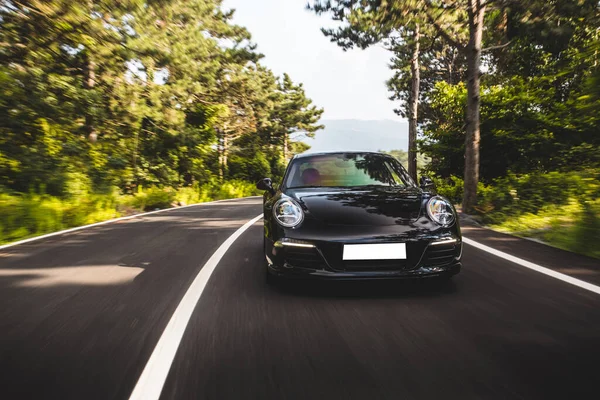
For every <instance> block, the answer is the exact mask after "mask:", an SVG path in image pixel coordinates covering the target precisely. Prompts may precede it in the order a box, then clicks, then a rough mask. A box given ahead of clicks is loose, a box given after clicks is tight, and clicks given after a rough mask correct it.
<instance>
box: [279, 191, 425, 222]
mask: <svg viewBox="0 0 600 400" xmlns="http://www.w3.org/2000/svg"><path fill="white" fill-rule="evenodd" d="M285 194H286V195H288V196H290V197H292V198H294V199H295V200H297V201H298V202H299V203H300V204H301V205H302V206H303V208H305V210H307V211H308V215H309V217H310V218H314V219H316V220H319V221H321V222H323V223H325V224H327V225H371V226H377V225H395V224H407V223H410V222H412V221H414V220H416V219H417V218H418V217H419V214H420V211H421V199H422V192H421V190H420V189H418V188H414V187H409V188H395V187H387V186H386V187H377V188H368V189H343V188H341V189H326V188H305V189H301V188H298V189H288V190H286V191H285Z"/></svg>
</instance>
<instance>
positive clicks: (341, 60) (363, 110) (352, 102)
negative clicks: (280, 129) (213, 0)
mask: <svg viewBox="0 0 600 400" xmlns="http://www.w3.org/2000/svg"><path fill="white" fill-rule="evenodd" d="M306 2H307V0H224V2H223V8H225V9H232V8H233V9H236V13H235V15H234V18H233V22H235V23H236V24H238V25H242V26H244V27H246V28H247V29H248V30H249V31H250V33H251V34H252V41H253V42H254V43H256V44H258V51H259V52H260V53H262V54H264V55H265V58H264V59H263V60H262V64H263V65H265V66H267V67H268V68H270V69H271V70H273V72H274V73H276V74H277V75H282V74H283V73H284V72H287V73H288V74H289V75H290V77H291V78H292V80H293V81H294V82H301V83H303V84H304V88H305V90H306V94H307V96H308V97H309V98H311V99H312V100H313V101H314V103H315V104H316V105H317V106H319V107H322V108H324V109H325V113H324V114H323V119H362V120H381V119H391V120H397V121H401V120H402V119H401V118H400V117H399V116H397V115H396V114H395V113H394V111H393V109H394V108H395V107H397V106H398V105H397V104H394V102H392V101H390V100H388V97H389V95H390V93H389V92H388V91H387V88H386V86H385V81H386V80H387V79H389V78H390V77H391V75H392V72H391V71H390V69H389V68H388V64H389V60H390V58H391V53H389V52H388V51H386V50H385V49H383V48H382V47H381V46H374V47H371V48H369V49H367V50H360V49H354V50H349V51H346V52H344V51H343V50H342V49H341V48H340V47H338V46H337V45H336V44H335V43H331V42H330V41H329V39H328V38H327V37H325V36H324V35H323V34H322V33H321V31H320V28H321V27H323V26H331V25H332V24H333V22H332V21H331V18H330V17H329V16H325V15H322V16H317V15H316V14H314V13H313V12H311V11H308V10H306V9H305V6H306Z"/></svg>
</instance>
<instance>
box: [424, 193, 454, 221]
mask: <svg viewBox="0 0 600 400" xmlns="http://www.w3.org/2000/svg"><path fill="white" fill-rule="evenodd" d="M427 214H428V215H429V218H431V219H432V220H433V221H434V222H436V223H438V224H440V225H442V226H449V225H452V223H453V222H454V219H455V216H454V210H453V209H452V204H450V203H449V202H448V201H446V200H444V199H443V198H441V197H438V196H435V197H432V198H431V199H429V202H427Z"/></svg>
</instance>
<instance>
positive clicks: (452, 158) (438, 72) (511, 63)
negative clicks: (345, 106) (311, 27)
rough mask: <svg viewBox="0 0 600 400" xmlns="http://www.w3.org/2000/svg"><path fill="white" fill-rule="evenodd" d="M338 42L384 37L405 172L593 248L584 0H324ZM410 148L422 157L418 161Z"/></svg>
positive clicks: (591, 75) (599, 216) (590, 38)
mask: <svg viewBox="0 0 600 400" xmlns="http://www.w3.org/2000/svg"><path fill="white" fill-rule="evenodd" d="M307 8H308V9H309V10H312V11H313V12H315V13H316V14H318V15H322V16H324V17H328V18H330V19H333V20H334V21H337V22H338V23H339V27H337V28H333V29H331V28H329V29H323V30H322V31H323V33H324V34H325V35H326V36H327V37H329V38H330V39H331V41H332V42H334V43H336V44H337V45H339V46H341V47H342V48H344V49H351V48H355V47H357V48H363V49H364V48H367V47H369V46H374V45H380V46H385V48H387V49H388V50H390V51H391V52H392V54H393V58H392V60H391V62H390V68H391V70H392V73H393V77H392V78H391V79H390V80H389V81H388V82H387V84H388V89H389V90H390V93H391V96H390V98H391V99H393V100H397V101H398V104H399V105H400V106H399V107H398V109H397V110H396V112H397V113H398V114H399V115H401V116H403V117H405V118H407V119H408V120H409V124H410V125H409V154H408V156H407V161H408V169H409V172H410V173H411V174H412V175H413V176H416V174H417V169H423V170H424V171H423V172H424V173H426V174H430V175H431V176H432V177H433V178H434V180H435V181H436V182H437V186H438V190H439V191H440V192H441V193H443V194H445V195H446V196H447V197H449V198H451V199H452V200H453V201H454V202H455V203H456V204H461V205H462V207H461V208H462V211H463V212H464V213H467V214H470V215H472V216H475V217H476V219H478V220H479V221H480V222H483V223H484V224H487V225H491V226H494V227H496V228H498V229H500V230H504V231H507V232H511V233H516V234H519V235H522V236H529V237H533V238H537V239H541V240H543V241H545V242H549V243H551V244H553V245H556V246H558V247H562V248H565V249H568V250H572V251H577V252H580V253H584V254H588V255H591V256H596V257H600V250H598V246H597V243H598V241H600V200H599V197H600V196H599V194H600V183H599V180H600V179H599V178H600V148H599V144H600V135H599V133H600V65H599V63H600V59H599V57H600V54H599V50H600V8H599V3H598V1H596V0H403V1H388V0H358V1H356V0H326V1H317V0H316V1H313V2H310V3H309V4H308V6H307ZM419 157H425V158H426V159H428V160H430V162H429V163H428V164H426V165H418V164H420V162H419Z"/></svg>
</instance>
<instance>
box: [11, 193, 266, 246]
mask: <svg viewBox="0 0 600 400" xmlns="http://www.w3.org/2000/svg"><path fill="white" fill-rule="evenodd" d="M253 197H256V198H258V197H262V196H250V197H240V198H238V199H223V200H215V201H207V202H204V203H196V204H189V205H187V206H181V207H172V208H165V209H163V210H156V211H150V212H145V213H141V214H135V215H129V216H127V217H119V218H113V219H109V220H106V221H102V222H96V223H95V224H89V225H83V226H78V227H75V228H70V229H65V230H62V231H58V232H52V233H48V234H46V235H41V236H35V237H32V238H29V239H23V240H19V241H18V242H13V243H8V244H5V245H2V246H0V250H3V249H6V248H9V247H13V246H18V245H20V244H25V243H29V242H33V241H35V240H40V239H46V238H49V237H52V236H59V235H64V234H65V233H71V232H76V231H80V230H82V229H88V228H93V227H95V226H100V225H106V224H111V223H113V222H118V221H126V220H128V219H133V218H138V217H143V216H146V215H152V214H157V213H161V212H165V211H174V210H182V209H184V208H189V207H196V206H200V205H204V204H212V203H220V202H222V201H231V200H241V199H251V198H253Z"/></svg>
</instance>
